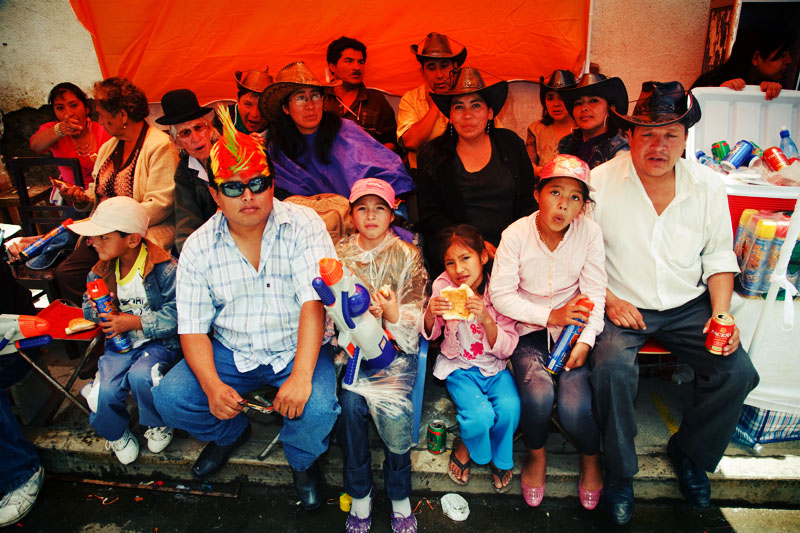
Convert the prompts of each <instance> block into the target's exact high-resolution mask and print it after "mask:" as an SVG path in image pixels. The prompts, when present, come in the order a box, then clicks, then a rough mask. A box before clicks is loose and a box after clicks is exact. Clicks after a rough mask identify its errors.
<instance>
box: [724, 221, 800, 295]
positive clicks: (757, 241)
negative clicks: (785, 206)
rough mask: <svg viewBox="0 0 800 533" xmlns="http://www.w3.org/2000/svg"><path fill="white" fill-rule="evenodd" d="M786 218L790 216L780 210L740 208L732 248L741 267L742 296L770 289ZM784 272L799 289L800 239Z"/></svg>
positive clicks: (787, 222) (786, 222) (784, 234)
mask: <svg viewBox="0 0 800 533" xmlns="http://www.w3.org/2000/svg"><path fill="white" fill-rule="evenodd" d="M789 221H790V217H789V216H788V215H786V214H785V213H782V212H775V211H757V210H755V209H745V210H744V211H742V215H741V217H740V218H739V226H738V228H737V229H736V239H735V241H734V251H735V252H736V258H737V260H738V261H739V267H740V268H741V274H740V276H739V292H740V293H741V294H742V295H743V296H748V297H753V298H760V297H763V296H764V295H765V294H766V293H767V291H768V290H769V285H770V277H771V276H772V273H773V271H774V270H775V265H776V264H777V263H778V257H779V256H780V253H781V248H782V247H783V242H784V240H785V239H786V234H787V232H788V230H789ZM786 275H787V278H788V280H789V281H790V282H791V283H792V284H793V285H794V286H795V287H797V288H798V289H800V241H798V242H797V243H795V246H794V249H793V250H792V256H791V258H790V260H789V265H788V267H787V273H786ZM781 292H783V291H781Z"/></svg>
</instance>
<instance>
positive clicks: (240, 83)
mask: <svg viewBox="0 0 800 533" xmlns="http://www.w3.org/2000/svg"><path fill="white" fill-rule="evenodd" d="M233 77H234V78H235V79H236V86H237V87H238V88H239V89H244V90H246V91H251V92H254V93H261V91H263V90H264V89H266V88H267V86H268V85H269V84H270V83H272V76H270V75H269V67H267V68H265V69H264V70H237V71H236V72H234V73H233Z"/></svg>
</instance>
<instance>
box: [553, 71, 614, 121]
mask: <svg viewBox="0 0 800 533" xmlns="http://www.w3.org/2000/svg"><path fill="white" fill-rule="evenodd" d="M558 95H559V96H560V97H561V99H562V100H564V105H566V106H567V111H568V112H569V114H570V116H572V107H573V105H574V103H575V100H577V99H578V98H580V97H582V96H599V97H600V98H603V99H605V101H606V102H608V105H609V106H612V105H613V106H614V108H615V109H616V110H617V111H619V112H620V113H621V114H623V115H624V114H625V113H627V112H628V91H627V90H626V89H625V84H624V83H622V80H621V79H619V78H616V77H615V78H609V77H606V76H604V75H603V74H595V73H592V72H587V73H586V74H584V75H583V76H581V78H580V79H579V80H578V84H577V85H575V86H574V87H570V88H565V89H558Z"/></svg>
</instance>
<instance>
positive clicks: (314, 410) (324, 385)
mask: <svg viewBox="0 0 800 533" xmlns="http://www.w3.org/2000/svg"><path fill="white" fill-rule="evenodd" d="M211 345H212V347H213V349H214V366H215V368H216V370H217V374H218V375H219V378H220V379H221V380H222V381H223V383H225V384H226V385H228V386H230V387H232V388H233V389H235V390H236V392H238V393H239V394H246V393H248V392H250V391H253V390H255V389H258V388H260V387H262V386H264V385H270V386H272V387H280V386H281V385H283V382H284V381H286V380H287V379H288V378H289V376H290V375H291V373H292V368H294V360H292V362H291V363H289V365H288V366H287V367H286V368H284V369H283V370H281V371H280V372H278V373H275V372H274V371H273V370H272V366H268V365H262V366H259V367H258V368H256V369H254V370H250V371H249V372H244V373H242V372H239V371H238V370H237V369H236V364H235V363H234V361H233V352H232V351H231V350H229V349H228V348H226V347H225V346H224V345H223V344H222V343H221V342H219V341H218V340H216V339H214V340H212V341H211ZM153 399H154V400H155V405H156V409H157V410H158V412H159V413H160V414H161V416H162V418H163V419H164V421H165V422H166V424H167V425H168V426H170V427H176V428H180V429H183V430H186V431H188V432H189V433H190V434H191V435H192V436H193V437H194V438H196V439H198V440H201V441H204V442H208V441H214V442H215V443H217V444H218V445H220V446H228V445H230V444H232V443H233V442H235V441H236V439H238V438H239V436H240V435H241V434H242V432H243V431H244V429H245V427H247V424H248V422H247V416H246V415H245V414H244V413H241V414H239V415H237V416H235V417H234V418H231V419H229V420H220V419H218V418H217V417H215V416H214V415H213V414H211V411H210V410H209V408H208V397H207V396H206V394H205V392H203V389H202V388H201V387H200V383H199V382H198V381H197V378H196V377H195V375H194V373H193V372H192V369H191V368H189V365H188V364H187V363H186V360H185V359H184V360H183V361H180V362H179V363H178V364H177V365H175V367H174V368H173V369H172V370H170V371H169V373H168V374H167V375H166V376H164V379H162V380H161V383H159V384H158V385H157V386H156V387H154V388H153ZM339 411H340V409H339V404H338V402H337V401H336V374H335V372H334V369H333V357H332V355H331V348H330V346H328V345H325V346H322V347H321V349H320V352H319V357H318V358H317V366H316V367H315V368H314V375H313V376H312V378H311V396H310V397H309V398H308V401H307V402H306V406H305V409H304V410H303V414H302V415H301V416H299V417H297V418H294V419H289V418H284V420H283V429H281V437H280V440H281V443H283V451H284V453H285V454H286V460H287V461H288V462H289V466H291V467H292V469H293V470H296V471H304V470H308V468H309V467H310V466H311V465H312V464H314V461H316V460H317V458H318V457H319V456H320V455H322V454H323V453H324V452H325V451H326V450H327V449H328V438H329V434H330V432H331V429H333V424H334V423H335V422H336V417H337V416H338V415H339Z"/></svg>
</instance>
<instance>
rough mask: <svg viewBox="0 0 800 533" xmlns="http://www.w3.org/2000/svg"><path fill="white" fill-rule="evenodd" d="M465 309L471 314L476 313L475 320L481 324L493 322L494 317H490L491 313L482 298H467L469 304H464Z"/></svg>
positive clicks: (474, 296) (473, 296)
mask: <svg viewBox="0 0 800 533" xmlns="http://www.w3.org/2000/svg"><path fill="white" fill-rule="evenodd" d="M464 309H465V310H467V311H468V312H470V313H474V314H475V318H477V319H478V322H480V323H481V324H484V325H486V323H487V322H493V320H492V317H491V316H490V315H489V311H488V310H487V309H486V305H484V303H483V298H482V297H481V296H476V295H472V296H470V297H469V298H467V303H466V304H464Z"/></svg>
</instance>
